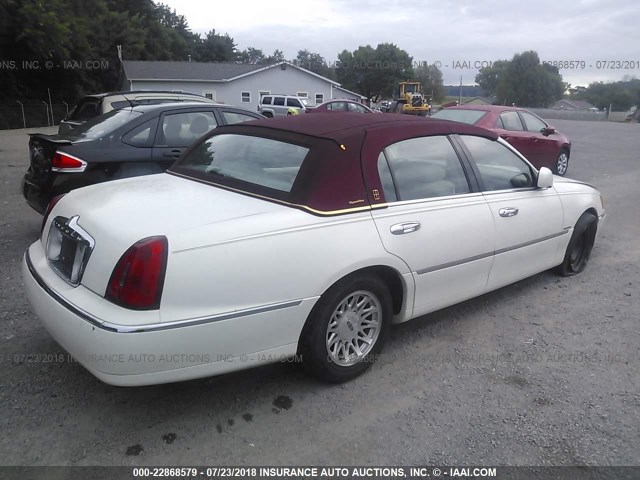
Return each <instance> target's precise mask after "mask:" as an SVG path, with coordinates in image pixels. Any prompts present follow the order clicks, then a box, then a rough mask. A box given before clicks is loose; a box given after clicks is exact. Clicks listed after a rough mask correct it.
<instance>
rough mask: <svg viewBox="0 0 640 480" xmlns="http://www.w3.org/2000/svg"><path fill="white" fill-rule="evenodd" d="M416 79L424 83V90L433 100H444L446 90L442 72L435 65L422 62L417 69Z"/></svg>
mask: <svg viewBox="0 0 640 480" xmlns="http://www.w3.org/2000/svg"><path fill="white" fill-rule="evenodd" d="M415 73H416V77H415V78H416V80H418V81H419V82H420V83H422V91H423V92H424V94H425V95H427V96H429V97H431V100H432V101H433V102H441V101H442V100H444V97H445V91H444V83H443V79H442V72H441V71H440V69H439V68H438V67H436V66H435V65H427V64H421V65H419V66H418V67H417V68H416V69H415Z"/></svg>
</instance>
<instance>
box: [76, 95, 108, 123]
mask: <svg viewBox="0 0 640 480" xmlns="http://www.w3.org/2000/svg"><path fill="white" fill-rule="evenodd" d="M101 103H102V100H101V99H99V98H89V99H86V100H83V101H82V102H80V103H78V105H77V106H76V107H75V108H74V109H73V111H72V112H71V115H69V120H76V121H82V120H90V119H92V118H95V117H97V116H98V115H100V113H102V112H100V104H101Z"/></svg>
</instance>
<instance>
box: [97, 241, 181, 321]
mask: <svg viewBox="0 0 640 480" xmlns="http://www.w3.org/2000/svg"><path fill="white" fill-rule="evenodd" d="M168 249H169V247H168V243H167V237H164V236H157V237H149V238H145V239H143V240H140V241H139V242H137V243H135V244H134V245H133V246H132V247H131V248H129V250H127V251H126V252H124V254H123V255H122V257H120V260H119V261H118V263H117V265H116V267H115V268H114V269H113V273H112V274H111V278H110V279H109V283H108V285H107V291H106V293H105V298H106V299H107V300H109V301H111V302H113V303H115V304H117V305H120V306H121V307H125V308H131V309H134V310H155V309H157V308H160V298H161V297H162V287H163V285H164V274H165V271H166V269H167V251H168Z"/></svg>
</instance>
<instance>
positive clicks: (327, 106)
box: [307, 100, 376, 113]
mask: <svg viewBox="0 0 640 480" xmlns="http://www.w3.org/2000/svg"><path fill="white" fill-rule="evenodd" d="M313 112H356V113H376V112H375V111H373V110H371V109H370V108H369V107H367V106H366V105H363V104H361V103H358V102H354V101H353V100H329V101H328V102H324V103H321V104H320V105H318V106H317V107H315V108H310V109H307V113H313Z"/></svg>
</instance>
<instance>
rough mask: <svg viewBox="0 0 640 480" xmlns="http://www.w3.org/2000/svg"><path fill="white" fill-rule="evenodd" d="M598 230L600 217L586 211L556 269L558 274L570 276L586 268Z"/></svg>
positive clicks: (578, 222)
mask: <svg viewBox="0 0 640 480" xmlns="http://www.w3.org/2000/svg"><path fill="white" fill-rule="evenodd" d="M597 230H598V218H597V217H596V216H595V215H594V214H593V213H589V212H585V213H583V214H582V216H581V217H580V218H579V219H578V221H577V222H576V226H575V228H574V229H573V234H572V235H571V240H569V245H567V250H566V252H565V254H564V259H563V261H562V263H561V264H560V265H558V266H557V267H556V269H555V271H556V273H557V274H558V275H561V276H563V277H570V276H572V275H575V274H577V273H580V272H582V271H583V270H584V268H585V267H586V266H587V263H588V262H589V257H590V256H591V250H592V248H593V243H594V242H595V239H596V231H597Z"/></svg>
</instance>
